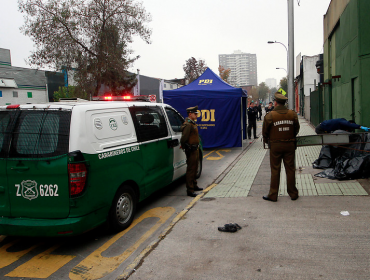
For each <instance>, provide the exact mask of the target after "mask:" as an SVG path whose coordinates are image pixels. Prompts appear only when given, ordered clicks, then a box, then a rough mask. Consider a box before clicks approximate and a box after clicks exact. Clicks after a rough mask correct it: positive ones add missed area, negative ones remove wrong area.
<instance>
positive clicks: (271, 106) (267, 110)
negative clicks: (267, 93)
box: [265, 102, 274, 114]
mask: <svg viewBox="0 0 370 280" xmlns="http://www.w3.org/2000/svg"><path fill="white" fill-rule="evenodd" d="M272 110H274V105H272V102H269V105H268V106H267V107H266V108H265V111H266V114H267V113H268V112H271V111H272Z"/></svg>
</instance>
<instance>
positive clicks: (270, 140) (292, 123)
mask: <svg viewBox="0 0 370 280" xmlns="http://www.w3.org/2000/svg"><path fill="white" fill-rule="evenodd" d="M286 100H288V98H287V97H285V96H284V95H282V94H281V93H279V92H276V93H275V100H274V103H275V104H274V105H275V108H274V110H272V111H271V112H270V113H268V114H267V115H266V116H265V118H264V120H263V126H262V135H263V142H264V143H266V144H268V145H269V148H270V167H271V183H270V191H269V194H268V195H267V196H263V199H264V200H268V201H277V197H278V192H279V183H280V170H281V161H283V162H284V166H285V171H286V177H287V191H288V194H289V196H290V198H291V199H292V200H296V199H297V198H298V190H297V188H296V185H295V150H296V147H297V146H296V136H297V134H298V132H299V122H298V115H297V113H296V112H294V111H293V110H288V109H287V108H286V107H285V102H286Z"/></svg>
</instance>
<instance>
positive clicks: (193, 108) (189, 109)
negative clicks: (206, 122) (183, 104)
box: [186, 106, 198, 114]
mask: <svg viewBox="0 0 370 280" xmlns="http://www.w3.org/2000/svg"><path fill="white" fill-rule="evenodd" d="M186 112H188V113H196V114H197V113H198V106H194V107H189V108H187V109H186Z"/></svg>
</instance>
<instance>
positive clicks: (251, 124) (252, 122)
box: [248, 102, 258, 139]
mask: <svg viewBox="0 0 370 280" xmlns="http://www.w3.org/2000/svg"><path fill="white" fill-rule="evenodd" d="M257 118H258V109H257V107H255V106H254V103H253V102H251V103H250V104H249V107H248V139H251V136H252V128H253V135H254V139H257V138H258V137H257V131H256V129H257V124H256V120H257Z"/></svg>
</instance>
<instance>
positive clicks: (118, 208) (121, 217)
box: [108, 185, 137, 232]
mask: <svg viewBox="0 0 370 280" xmlns="http://www.w3.org/2000/svg"><path fill="white" fill-rule="evenodd" d="M136 201H137V200H136V194H135V191H134V189H133V188H132V187H131V186H127V185H124V186H122V187H120V188H119V189H118V191H117V193H116V195H115V196H114V199H113V203H112V206H111V209H110V211H109V217H108V222H109V226H110V228H111V229H112V230H113V231H115V232H118V231H122V230H124V229H126V228H128V227H129V226H130V225H131V223H132V221H133V219H134V216H135V212H136V205H137V203H136Z"/></svg>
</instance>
